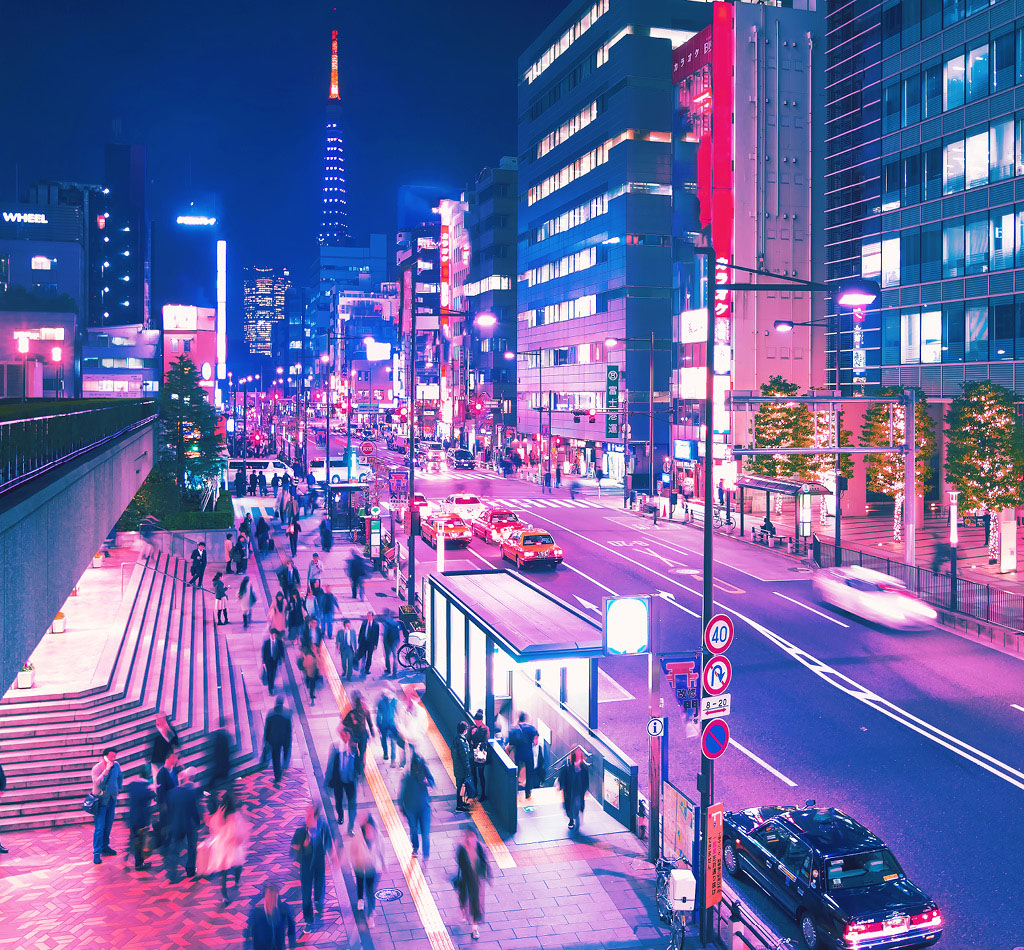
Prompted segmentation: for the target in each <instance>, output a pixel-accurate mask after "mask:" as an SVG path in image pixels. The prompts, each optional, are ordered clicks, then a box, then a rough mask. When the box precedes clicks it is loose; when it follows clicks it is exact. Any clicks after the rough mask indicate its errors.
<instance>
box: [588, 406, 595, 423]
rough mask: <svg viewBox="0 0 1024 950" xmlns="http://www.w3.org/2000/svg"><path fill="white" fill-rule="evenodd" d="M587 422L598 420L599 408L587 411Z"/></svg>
mask: <svg viewBox="0 0 1024 950" xmlns="http://www.w3.org/2000/svg"><path fill="white" fill-rule="evenodd" d="M587 422H597V410H596V409H591V410H590V411H589V412H588V413H587Z"/></svg>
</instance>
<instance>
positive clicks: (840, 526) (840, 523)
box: [832, 403, 843, 567]
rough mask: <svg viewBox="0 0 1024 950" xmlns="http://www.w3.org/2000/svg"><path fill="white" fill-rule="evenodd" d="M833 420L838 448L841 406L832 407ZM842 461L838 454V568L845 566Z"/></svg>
mask: <svg viewBox="0 0 1024 950" xmlns="http://www.w3.org/2000/svg"><path fill="white" fill-rule="evenodd" d="M832 418H833V420H834V425H835V428H836V447H837V448H838V446H839V445H840V444H841V443H842V438H841V436H842V433H841V432H840V430H839V426H840V424H841V422H842V417H841V415H840V412H839V406H838V405H837V404H835V403H833V405H832ZM842 460H843V457H842V455H840V453H839V452H836V567H842V566H843V496H842V492H841V491H840V489H839V485H840V479H841V478H842V477H843V474H842Z"/></svg>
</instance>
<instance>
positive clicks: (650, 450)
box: [647, 330, 658, 524]
mask: <svg viewBox="0 0 1024 950" xmlns="http://www.w3.org/2000/svg"><path fill="white" fill-rule="evenodd" d="M650 356H651V367H650V369H651V372H650V378H649V380H648V386H649V387H650V391H649V392H648V393H647V439H648V442H647V458H648V464H649V466H650V470H651V473H650V475H649V476H648V483H649V484H648V486H647V491H648V494H649V495H650V496H651V497H652V498H653V497H654V331H653V330H651V352H650ZM652 504H653V502H652ZM654 523H655V524H657V523H658V522H657V521H655V522H654Z"/></svg>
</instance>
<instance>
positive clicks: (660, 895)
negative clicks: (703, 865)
mask: <svg viewBox="0 0 1024 950" xmlns="http://www.w3.org/2000/svg"><path fill="white" fill-rule="evenodd" d="M676 867H677V862H676V861H674V860H670V859H669V858H658V861H657V863H656V864H655V865H654V873H655V876H656V884H655V887H654V899H655V903H656V905H657V908H658V916H659V917H660V918H661V921H662V923H665V924H668V925H669V934H670V936H669V943H668V947H667V950H683V943H684V941H685V940H686V923H685V921H684V919H683V913H684V912H683V911H682V910H676V909H675V908H674V907H673V906H672V894H671V884H672V872H673V871H674V870H675V869H676Z"/></svg>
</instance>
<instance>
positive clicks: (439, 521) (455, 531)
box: [420, 514, 473, 548]
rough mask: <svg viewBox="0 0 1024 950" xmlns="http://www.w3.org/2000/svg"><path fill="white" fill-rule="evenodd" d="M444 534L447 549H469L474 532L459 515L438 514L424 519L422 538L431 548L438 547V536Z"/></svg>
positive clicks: (421, 531) (421, 528)
mask: <svg viewBox="0 0 1024 950" xmlns="http://www.w3.org/2000/svg"><path fill="white" fill-rule="evenodd" d="M441 532H443V533H444V546H445V547H446V548H455V547H464V548H468V547H469V542H470V541H472V540H473V532H472V531H470V530H469V525H468V524H466V522H465V521H463V520H462V518H460V517H459V516H458V515H454V514H436V515H431V516H430V517H429V518H424V519H423V522H422V524H421V525H420V537H421V538H422V539H423V540H424V541H425V542H426V543H427V544H429V545H430V546H431V547H434V548H436V547H437V536H438V534H439V533H441Z"/></svg>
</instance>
